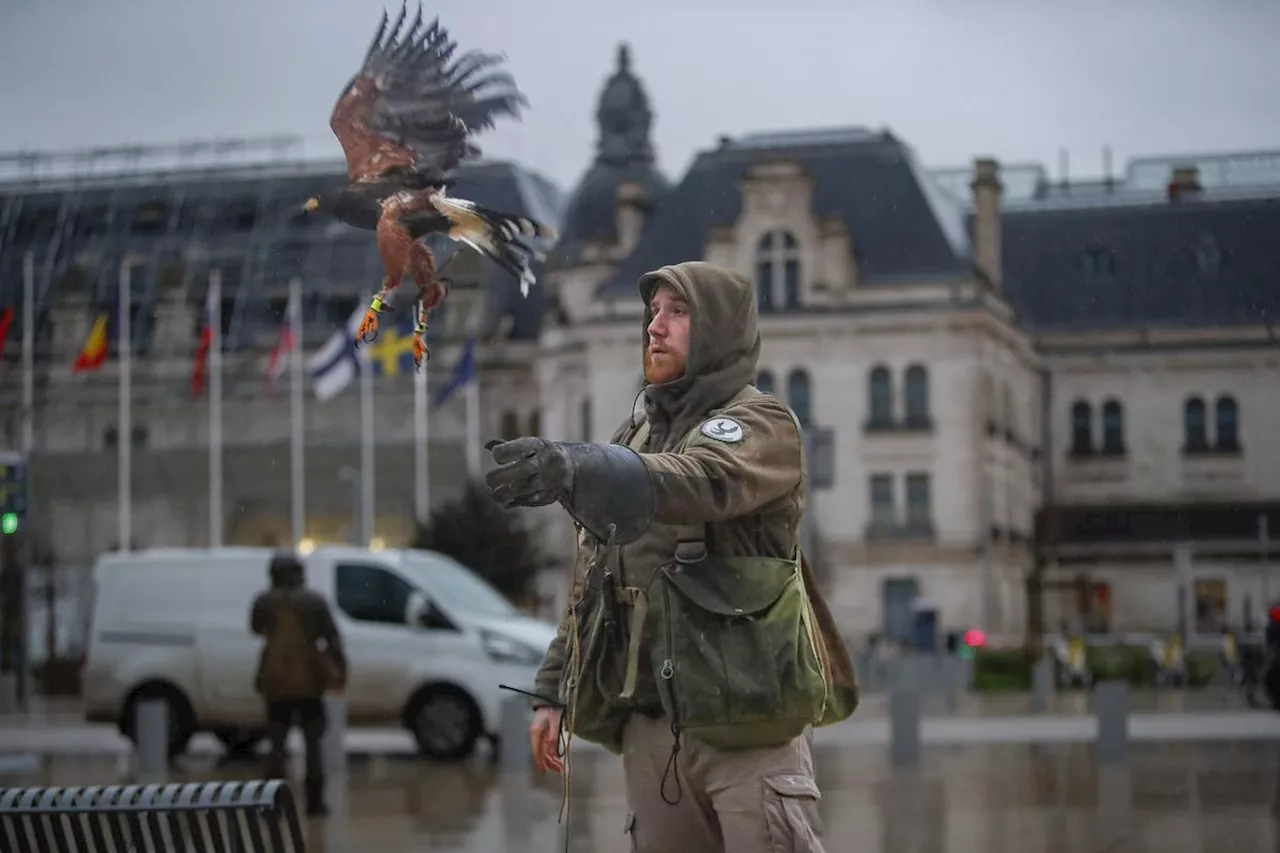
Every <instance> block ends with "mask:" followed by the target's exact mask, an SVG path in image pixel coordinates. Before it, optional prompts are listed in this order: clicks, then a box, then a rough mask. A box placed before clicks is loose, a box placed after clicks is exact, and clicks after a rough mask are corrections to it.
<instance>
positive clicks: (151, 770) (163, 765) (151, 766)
mask: <svg viewBox="0 0 1280 853" xmlns="http://www.w3.org/2000/svg"><path fill="white" fill-rule="evenodd" d="M135 714H136V716H135V717H134V733H135V736H136V738H137V744H138V774H139V775H141V776H142V777H144V778H146V779H147V781H159V780H161V779H163V778H164V776H165V773H166V772H167V771H168V769H169V703H168V702H167V701H165V698H164V697H163V696H148V697H146V698H144V699H140V700H138V704H137V706H136V711H135Z"/></svg>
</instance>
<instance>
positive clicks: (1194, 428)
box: [1182, 397, 1209, 453]
mask: <svg viewBox="0 0 1280 853" xmlns="http://www.w3.org/2000/svg"><path fill="white" fill-rule="evenodd" d="M1182 436H1183V439H1182V449H1183V451H1185V452H1187V453H1199V452H1202V451H1205V450H1207V449H1208V448H1209V427H1208V424H1207V423H1206V419H1205V406H1204V400H1201V399H1200V398H1199V397H1188V398H1187V401H1186V402H1185V403H1183V404H1182Z"/></svg>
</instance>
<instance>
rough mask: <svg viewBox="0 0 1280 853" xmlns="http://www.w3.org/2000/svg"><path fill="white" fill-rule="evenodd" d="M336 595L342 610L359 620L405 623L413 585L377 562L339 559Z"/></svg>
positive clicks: (394, 623)
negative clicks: (366, 563) (343, 561)
mask: <svg viewBox="0 0 1280 853" xmlns="http://www.w3.org/2000/svg"><path fill="white" fill-rule="evenodd" d="M336 588H337V595H336V599H337V602H338V607H339V608H341V609H342V612H343V613H345V614H347V615H348V616H350V617H351V618H352V619H355V620H357V621H360V622H382V623H385V624H388V625H403V624H405V615H406V611H407V610H408V608H409V595H410V594H411V593H412V592H413V587H412V586H410V585H409V583H408V581H406V580H405V579H404V578H402V577H400V576H399V575H397V574H395V573H393V572H390V571H387V570H386V569H384V568H381V567H379V566H368V565H361V564H359V563H339V564H338V567H337V575H336Z"/></svg>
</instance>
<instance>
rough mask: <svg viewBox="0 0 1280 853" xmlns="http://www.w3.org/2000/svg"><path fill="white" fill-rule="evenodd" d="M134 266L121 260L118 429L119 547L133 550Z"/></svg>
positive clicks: (127, 261)
mask: <svg viewBox="0 0 1280 853" xmlns="http://www.w3.org/2000/svg"><path fill="white" fill-rule="evenodd" d="M130 274H131V269H130V265H129V259H128V258H126V259H125V260H124V261H123V262H122V263H121V264H120V286H119V288H118V289H119V291H120V293H119V298H120V306H119V312H120V316H119V318H118V319H117V322H118V323H119V324H120V334H119V342H118V344H117V346H118V347H119V369H120V382H119V386H120V415H119V421H120V428H119V429H118V430H117V433H116V453H117V454H118V460H119V461H118V466H119V469H120V471H119V475H118V477H119V489H120V494H119V496H118V497H117V500H118V501H119V504H120V550H121V551H132V550H133V544H132V542H133V493H132V488H133V411H132V409H133V382H132V380H133V375H132V374H133V337H132V329H130V325H131V324H130V322H129V321H130V319H131V317H130V314H131V313H132V310H133V304H132V297H131V296H130V294H129V290H130V280H129V278H130Z"/></svg>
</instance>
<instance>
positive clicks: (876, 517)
mask: <svg viewBox="0 0 1280 853" xmlns="http://www.w3.org/2000/svg"><path fill="white" fill-rule="evenodd" d="M870 487H871V527H872V529H873V530H892V529H893V528H894V527H895V526H897V517H896V513H895V512H894V510H893V476H892V475H890V474H872V475H871V480H870Z"/></svg>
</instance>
